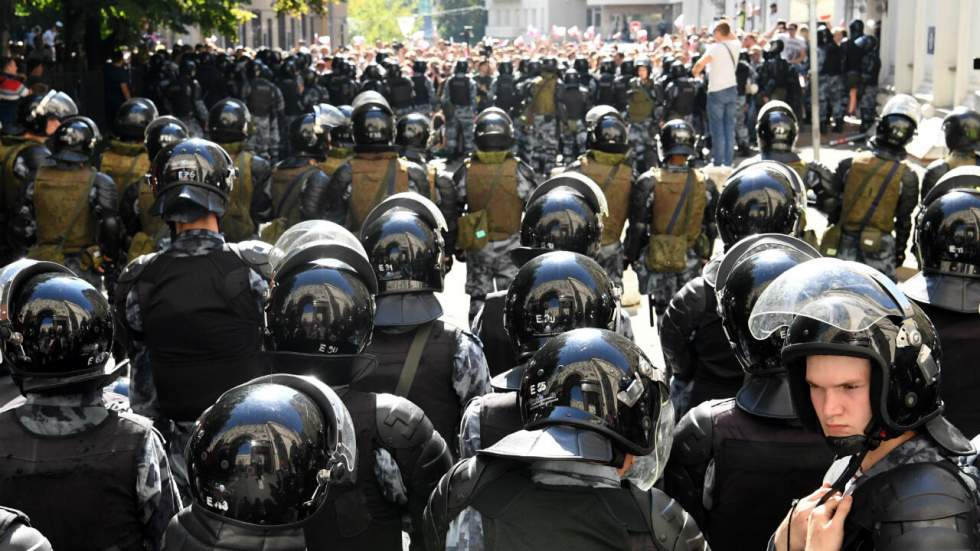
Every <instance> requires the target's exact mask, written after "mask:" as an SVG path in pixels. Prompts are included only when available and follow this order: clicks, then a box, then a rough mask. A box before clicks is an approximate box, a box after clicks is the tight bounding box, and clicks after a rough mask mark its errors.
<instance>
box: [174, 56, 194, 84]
mask: <svg viewBox="0 0 980 551" xmlns="http://www.w3.org/2000/svg"><path fill="white" fill-rule="evenodd" d="M178 74H179V75H180V78H182V79H192V78H194V77H195V76H197V63H195V62H194V60H193V59H191V58H190V57H188V56H184V58H183V59H181V60H180V69H179V72H178Z"/></svg>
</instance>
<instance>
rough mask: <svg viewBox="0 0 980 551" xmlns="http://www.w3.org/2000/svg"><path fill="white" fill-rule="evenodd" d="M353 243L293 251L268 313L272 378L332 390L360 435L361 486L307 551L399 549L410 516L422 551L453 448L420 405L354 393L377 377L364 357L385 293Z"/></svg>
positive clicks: (330, 510)
mask: <svg viewBox="0 0 980 551" xmlns="http://www.w3.org/2000/svg"><path fill="white" fill-rule="evenodd" d="M341 231H342V230H341ZM348 241H354V242H355V243H356V238H354V237H353V236H351V235H349V234H347V238H346V239H343V240H334V241H328V240H320V241H313V242H308V243H307V244H306V245H305V246H299V247H295V248H293V249H292V250H290V251H288V252H287V253H286V255H285V256H284V257H283V260H282V262H280V263H279V264H278V265H277V268H276V272H275V279H274V281H275V285H273V288H272V293H271V296H270V298H269V307H268V311H267V316H268V325H269V344H270V346H271V348H272V350H273V351H274V353H273V362H274V367H273V368H274V370H275V371H277V372H288V373H296V374H304V375H307V374H309V375H313V376H315V377H317V378H318V379H320V380H321V381H323V382H324V383H327V384H328V385H330V386H331V387H333V388H334V390H335V391H336V392H337V393H338V394H339V395H340V397H341V399H342V401H343V402H344V405H345V406H346V407H347V409H348V410H349V411H350V413H351V417H352V420H353V424H354V431H355V434H356V445H357V469H356V472H357V478H356V480H355V482H354V485H353V486H352V487H346V488H344V489H343V490H339V491H338V492H337V493H336V494H334V495H333V496H329V497H328V502H327V504H326V505H325V506H324V507H323V508H322V509H321V510H320V513H319V514H317V515H316V516H315V517H314V518H313V519H311V520H310V521H309V522H308V523H307V525H306V540H307V545H308V546H309V548H311V549H340V550H348V549H349V550H354V549H379V550H392V551H394V550H400V549H402V529H403V524H404V523H403V515H405V516H407V517H408V519H409V520H410V529H408V530H407V531H408V532H409V535H410V536H411V538H412V549H421V548H422V545H423V542H422V532H421V528H422V512H423V510H424V508H425V503H426V501H427V500H428V497H429V494H430V493H431V492H432V488H433V487H434V486H435V484H436V483H437V481H438V479H439V477H441V476H442V475H443V473H445V472H446V471H447V470H448V469H449V467H450V464H451V459H450V454H449V449H448V447H447V446H446V443H445V441H444V440H443V438H442V437H441V436H440V435H439V433H438V432H436V431H435V430H433V427H432V422H431V421H430V420H429V418H428V417H426V415H425V414H424V413H423V412H422V410H420V409H419V408H418V406H416V405H415V404H413V403H411V402H409V401H408V400H406V399H405V398H401V397H397V396H393V395H391V394H375V393H371V392H361V391H357V390H353V388H352V385H353V384H355V383H356V382H357V381H359V380H361V379H362V378H363V377H364V376H365V375H367V374H368V373H369V372H370V371H371V370H372V369H374V367H373V358H372V357H370V356H365V355H363V352H364V349H365V348H366V347H367V345H368V343H369V341H370V340H371V333H372V330H373V327H374V310H375V308H374V297H373V294H374V293H375V292H377V290H378V284H377V280H376V278H375V275H374V272H373V270H372V268H371V265H370V262H369V261H368V259H367V257H366V255H365V254H364V253H363V251H360V250H358V249H357V248H354V247H353V246H350V245H347V244H346V243H347V242H348ZM356 246H357V247H359V245H356ZM311 309H312V313H311Z"/></svg>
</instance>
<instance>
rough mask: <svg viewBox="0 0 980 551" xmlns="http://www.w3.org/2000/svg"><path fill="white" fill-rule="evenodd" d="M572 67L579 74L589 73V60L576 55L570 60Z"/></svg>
mask: <svg viewBox="0 0 980 551" xmlns="http://www.w3.org/2000/svg"><path fill="white" fill-rule="evenodd" d="M572 68H574V69H575V71H577V72H578V73H579V74H582V75H587V74H588V73H589V60H588V59H587V58H584V57H576V58H575V61H573V62H572Z"/></svg>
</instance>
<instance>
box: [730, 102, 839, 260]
mask: <svg viewBox="0 0 980 551" xmlns="http://www.w3.org/2000/svg"><path fill="white" fill-rule="evenodd" d="M798 135H799V126H798V124H797V122H796V114H794V113H793V109H792V108H791V107H790V106H789V105H787V104H786V103H785V102H782V101H779V100H772V101H770V102H769V103H767V104H765V105H764V106H763V107H762V109H761V110H760V111H759V115H758V117H757V122H756V136H757V137H758V140H759V154H758V155H754V156H752V157H749V158H748V159H746V160H744V161H742V162H741V163H740V164H739V166H740V167H741V166H747V165H750V164H754V163H756V162H758V161H760V160H766V161H778V162H780V163H783V164H784V165H787V166H789V167H790V168H792V169H793V170H795V171H796V173H797V174H799V176H800V178H802V179H803V185H804V187H805V188H806V190H807V193H809V192H810V191H812V192H813V195H814V198H815V200H816V207H817V209H818V210H820V211H821V212H828V211H829V210H831V209H832V208H833V205H834V204H835V203H836V202H837V201H839V198H838V197H836V196H835V195H834V192H833V179H834V176H833V173H832V172H831V171H830V169H829V168H827V167H826V166H824V165H823V164H822V163H820V162H819V161H804V160H803V159H801V158H800V156H799V154H797V153H796V152H795V151H794V149H795V147H796V138H797V136H798ZM803 214H804V215H805V211H804V213H803ZM802 227H804V228H806V221H805V220H804V222H803V224H802ZM804 239H806V241H807V242H808V243H810V244H811V245H814V246H816V245H817V243H818V241H817V237H816V234H815V233H814V232H813V231H812V230H806V233H805V234H804Z"/></svg>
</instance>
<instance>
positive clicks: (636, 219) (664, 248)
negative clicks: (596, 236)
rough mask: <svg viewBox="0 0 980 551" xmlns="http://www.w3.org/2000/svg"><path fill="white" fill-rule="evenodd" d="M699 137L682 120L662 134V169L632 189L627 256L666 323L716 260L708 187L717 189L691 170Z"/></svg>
mask: <svg viewBox="0 0 980 551" xmlns="http://www.w3.org/2000/svg"><path fill="white" fill-rule="evenodd" d="M696 141H697V135H696V134H695V133H694V129H693V128H692V127H691V125H690V124H688V123H687V122H685V121H683V120H679V119H677V120H672V121H668V122H667V123H666V124H665V125H664V127H663V128H662V129H661V130H660V146H661V148H662V149H663V153H662V154H661V157H662V158H663V159H664V166H663V168H651V169H650V170H648V171H646V172H645V173H643V174H642V175H641V176H640V177H639V179H637V181H636V184H635V185H634V186H633V193H632V195H631V197H630V206H629V212H630V215H629V229H628V230H627V234H626V244H625V247H624V256H625V258H626V260H627V261H628V262H630V263H631V264H632V265H633V270H634V271H636V274H637V277H638V278H639V280H640V292H642V293H644V294H647V295H650V299H651V300H650V302H651V312H656V314H657V325H658V327H659V326H660V325H661V324H662V323H663V315H664V312H666V311H667V304H668V303H669V302H670V299H671V297H673V296H674V293H676V292H677V291H678V290H680V288H681V287H683V286H684V284H685V283H687V282H688V281H690V280H691V279H693V278H695V277H697V274H698V272H699V271H700V269H701V266H702V263H703V259H704V258H707V257H709V256H711V251H710V246H711V244H712V243H711V242H710V241H709V240H708V239H707V237H708V232H707V230H706V227H707V226H710V225H712V214H713V212H712V210H711V208H710V206H709V205H710V203H711V197H710V191H709V186H710V187H712V188H713V187H714V184H713V183H712V182H711V181H710V180H709V179H708V178H707V177H706V176H705V175H704V174H703V173H702V172H701V171H700V170H698V169H696V168H694V167H692V166H690V159H691V157H692V156H694V154H695V150H694V144H695V143H696Z"/></svg>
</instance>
